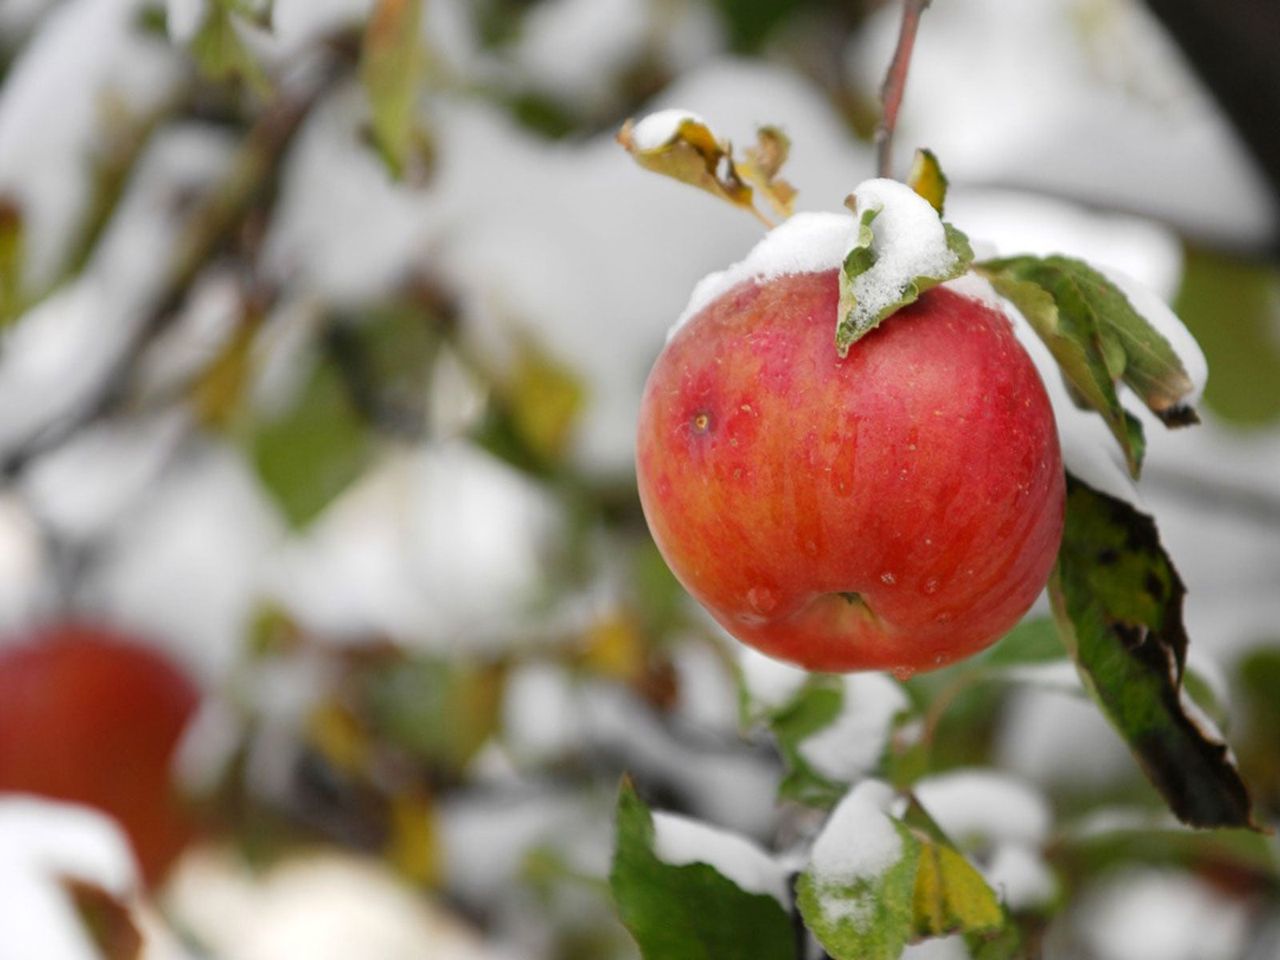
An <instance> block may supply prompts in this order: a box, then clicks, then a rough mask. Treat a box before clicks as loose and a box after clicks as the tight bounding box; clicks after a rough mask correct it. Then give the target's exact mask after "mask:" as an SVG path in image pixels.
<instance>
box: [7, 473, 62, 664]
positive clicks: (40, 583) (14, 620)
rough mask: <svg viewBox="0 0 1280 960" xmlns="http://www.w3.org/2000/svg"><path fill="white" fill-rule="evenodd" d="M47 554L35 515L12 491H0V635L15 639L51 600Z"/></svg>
mask: <svg viewBox="0 0 1280 960" xmlns="http://www.w3.org/2000/svg"><path fill="white" fill-rule="evenodd" d="M51 573H52V565H51V557H50V556H49V550H48V548H47V546H46V545H45V541H44V536H43V534H42V533H41V531H40V527H39V524H38V523H37V522H36V518H35V516H34V515H33V514H32V512H31V510H30V509H29V507H28V506H27V504H25V503H24V502H23V501H22V499H21V498H20V497H18V496H17V495H16V494H14V493H13V492H12V491H5V492H3V493H0V637H3V636H9V637H11V638H13V639H14V640H15V642H16V640H17V639H18V635H20V634H19V632H20V630H21V628H22V627H24V626H26V625H28V624H30V623H32V622H33V621H35V620H36V619H37V618H38V617H39V616H40V615H41V614H42V613H43V612H44V611H45V610H47V609H48V607H49V606H50V604H51V602H52V600H53V590H52V589H51V578H50V574H51Z"/></svg>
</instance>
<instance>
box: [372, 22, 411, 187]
mask: <svg viewBox="0 0 1280 960" xmlns="http://www.w3.org/2000/svg"><path fill="white" fill-rule="evenodd" d="M421 22H422V0H378V3H377V5H376V6H375V7H374V9H373V13H372V14H371V15H370V17H369V23H368V26H366V28H365V33H364V42H363V45H362V48H361V51H360V80H361V82H362V83H363V84H364V89H365V93H366V95H367V96H368V98H369V104H370V107H371V112H372V126H373V139H374V142H375V143H376V144H377V147H378V151H379V153H380V154H381V155H382V158H383V160H384V161H385V162H386V164H387V168H388V169H389V170H390V171H391V173H392V175H393V176H395V177H400V176H403V174H404V172H405V168H406V165H407V163H408V161H409V155H410V151H411V149H412V147H413V143H414V138H415V137H416V136H417V129H416V127H415V124H414V113H415V107H416V105H417V94H418V81H419V78H420V77H421V76H422V68H423V52H422V44H421V40H420V39H419V37H420V32H421V30H420V25H421Z"/></svg>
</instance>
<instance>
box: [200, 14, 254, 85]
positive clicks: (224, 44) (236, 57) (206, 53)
mask: <svg viewBox="0 0 1280 960" xmlns="http://www.w3.org/2000/svg"><path fill="white" fill-rule="evenodd" d="M239 16H240V14H239V12H238V11H237V4H236V3H235V2H234V0H214V2H213V3H210V4H209V5H208V12H207V13H206V14H205V19H204V23H202V24H201V25H200V30H199V31H198V32H197V33H196V35H195V37H194V38H193V39H192V41H191V55H192V56H193V57H194V58H195V61H196V63H197V64H198V65H199V66H200V69H201V71H202V72H203V73H204V75H205V76H206V77H208V78H209V79H210V80H213V81H215V82H218V83H223V82H227V81H230V80H239V81H242V82H243V83H244V84H245V85H247V86H248V87H249V88H250V89H251V90H253V91H254V92H256V93H264V92H266V91H267V90H268V89H269V88H270V84H269V83H268V81H267V77H266V74H265V73H263V72H262V67H261V66H259V64H258V61H257V59H256V58H255V57H254V56H253V54H252V53H251V52H250V50H249V48H248V47H247V46H246V45H245V42H244V39H243V38H242V37H241V36H240V31H239V28H238V27H237V25H236V20H237V18H238V17H239Z"/></svg>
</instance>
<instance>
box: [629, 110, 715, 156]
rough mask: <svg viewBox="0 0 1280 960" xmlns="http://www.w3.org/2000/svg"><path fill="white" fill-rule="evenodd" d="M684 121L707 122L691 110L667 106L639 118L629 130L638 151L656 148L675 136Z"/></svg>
mask: <svg viewBox="0 0 1280 960" xmlns="http://www.w3.org/2000/svg"><path fill="white" fill-rule="evenodd" d="M686 121H692V122H694V123H700V124H702V125H703V126H706V124H707V121H705V120H704V119H702V117H700V116H698V114H696V113H694V112H693V111H692V110H682V109H680V108H679V107H669V108H668V109H666V110H657V111H655V112H653V113H651V114H648V115H647V116H645V117H644V118H643V119H641V120H640V122H639V123H637V124H636V125H635V127H634V128H632V130H631V138H632V142H633V143H634V144H635V147H636V149H637V150H640V151H644V152H647V151H650V150H658V149H660V148H661V147H665V146H666V145H667V144H669V143H670V142H671V141H672V140H674V139H675V138H676V135H677V134H678V133H679V132H680V127H681V126H682V125H683V124H684V123H685V122H686Z"/></svg>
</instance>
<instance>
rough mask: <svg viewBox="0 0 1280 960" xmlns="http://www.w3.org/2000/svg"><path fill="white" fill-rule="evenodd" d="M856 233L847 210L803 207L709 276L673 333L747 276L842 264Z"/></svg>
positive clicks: (760, 279) (778, 274)
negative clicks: (807, 209) (818, 210)
mask: <svg viewBox="0 0 1280 960" xmlns="http://www.w3.org/2000/svg"><path fill="white" fill-rule="evenodd" d="M854 238H855V223H854V219H853V217H851V216H849V215H848V214H846V213H797V214H795V215H793V216H792V217H790V218H789V219H787V220H784V221H783V222H782V223H780V224H778V226H776V227H774V228H773V229H772V230H770V231H769V232H768V233H767V234H765V236H764V239H762V240H761V241H760V242H759V243H757V244H756V245H755V246H754V247H752V248H751V252H750V253H748V254H747V256H746V258H745V259H743V260H740V261H739V262H737V263H735V264H734V265H733V266H731V267H729V268H728V269H725V270H720V271H718V272H716V273H712V274H708V275H707V276H706V277H704V278H703V279H702V280H701V281H700V282H699V283H698V285H697V286H696V287H694V288H693V293H692V294H691V295H690V297H689V303H688V305H687V306H686V307H685V308H684V312H683V313H681V314H680V317H679V319H677V320H676V322H675V325H674V326H673V327H672V328H671V331H670V332H669V333H668V337H671V336H674V335H675V333H676V332H677V331H678V330H679V329H680V328H681V327H682V326H684V324H685V322H686V321H688V320H689V319H690V318H691V317H693V316H694V315H695V314H697V313H699V312H700V311H701V310H702V309H703V308H704V307H706V306H707V305H708V304H709V303H711V302H712V301H713V300H715V299H716V298H717V297H719V296H720V295H721V294H724V293H727V292H728V291H729V290H731V289H733V288H734V287H736V286H737V285H738V284H740V283H743V282H744V281H747V280H755V281H756V282H764V281H766V280H769V279H772V278H773V277H782V276H788V275H790V274H795V273H814V272H816V271H820V270H830V269H833V268H835V267H838V266H839V265H840V264H841V263H842V262H843V261H844V256H845V254H846V253H848V252H849V248H850V246H851V245H852V244H853V241H854Z"/></svg>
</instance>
